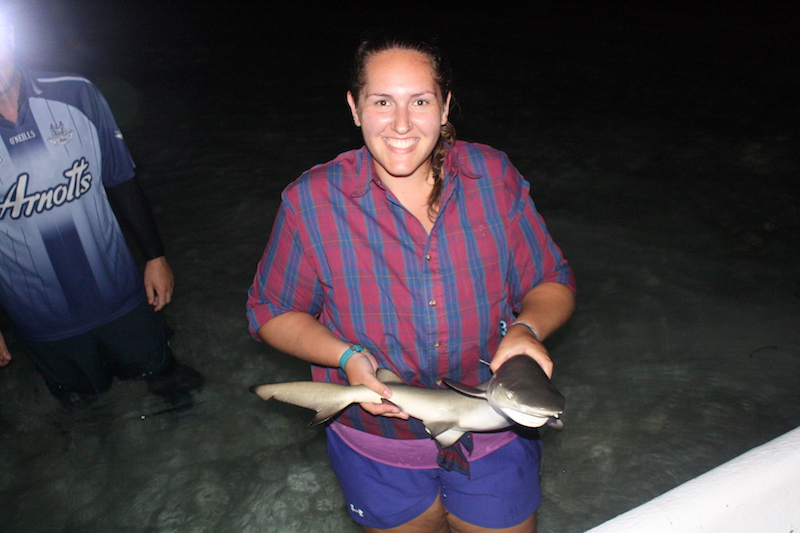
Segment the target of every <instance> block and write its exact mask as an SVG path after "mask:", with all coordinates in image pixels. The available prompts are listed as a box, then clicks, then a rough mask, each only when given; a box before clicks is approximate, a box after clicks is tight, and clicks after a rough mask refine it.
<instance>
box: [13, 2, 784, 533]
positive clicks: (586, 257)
mask: <svg viewBox="0 0 800 533" xmlns="http://www.w3.org/2000/svg"><path fill="white" fill-rule="evenodd" d="M470 4H472V3H470ZM751 4H752V5H747V4H745V3H736V4H735V5H733V3H727V2H712V3H707V2H706V3H703V2H695V3H692V5H685V4H675V3H670V2H660V3H656V2H633V1H631V2H622V3H620V2H615V3H613V5H612V3H600V2H597V3H593V4H592V5H584V4H583V3H578V2H568V1H567V2H524V3H523V2H520V3H509V4H508V5H505V4H503V3H498V4H497V5H496V6H493V7H488V4H487V5H486V6H484V7H481V8H474V7H465V6H462V5H460V4H459V3H438V4H437V7H433V8H432V7H430V6H427V5H424V4H418V5H405V4H404V5H402V6H396V5H393V4H391V3H378V2H372V3H357V2H321V1H319V2H311V1H302V0H297V1H293V2H285V3H283V4H281V5H277V6H270V5H268V4H267V3H263V2H259V3H249V2H155V1H150V0H147V1H139V2H124V1H119V2H112V1H107V2H101V1H78V0H74V1H66V0H60V1H38V2H35V1H34V2H24V3H23V2H20V3H18V7H20V8H21V11H20V12H19V13H17V17H18V18H16V19H15V20H16V31H17V47H18V52H19V53H18V56H19V59H20V61H23V62H25V63H26V64H29V65H34V66H36V67H39V68H44V69H49V70H57V71H67V72H78V73H81V74H83V75H85V76H87V77H88V78H90V79H91V80H92V81H94V82H95V83H96V84H97V85H98V86H99V87H100V89H101V90H102V91H103V93H104V94H105V96H106V98H107V99H108V101H109V103H110V105H111V107H112V110H113V111H114V114H115V116H116V118H117V122H118V123H119V125H120V127H121V129H122V131H123V133H124V134H125V138H126V140H127V143H128V146H129V148H130V150H131V153H132V155H133V158H134V160H135V162H136V164H137V171H138V175H139V178H140V180H141V182H142V184H143V187H144V189H145V191H146V193H147V195H148V197H149V198H150V201H151V203H152V205H153V209H154V212H155V216H156V219H157V222H158V224H159V226H160V229H161V232H162V236H163V238H164V241H165V245H166V248H167V257H168V259H169V261H170V264H171V266H172V268H173V270H174V272H175V275H176V292H175V298H174V300H173V303H172V304H170V305H169V307H168V308H167V311H166V314H167V317H168V320H169V322H170V324H171V325H172V326H173V328H174V329H175V330H176V335H175V337H174V339H173V341H172V347H173V350H174V351H175V353H176V356H177V357H178V359H179V360H181V361H184V362H187V363H189V364H191V365H192V366H194V367H195V368H197V369H198V370H200V371H201V372H203V373H204V374H205V376H206V380H207V381H206V385H205V387H204V388H203V389H202V391H200V392H199V393H197V394H195V395H194V396H193V398H192V402H191V403H188V402H187V403H184V404H180V405H172V404H168V403H165V402H164V400H163V399H161V398H159V397H155V396H153V395H150V394H149V393H148V392H147V390H146V387H145V385H144V384H142V383H135V382H134V383H130V382H123V383H116V384H115V386H114V387H113V388H112V390H111V391H110V392H109V393H107V394H106V395H104V396H103V397H102V399H101V400H100V401H99V402H97V403H96V404H94V405H92V406H91V407H88V408H85V409H83V410H79V411H75V412H67V411H65V410H64V409H63V408H62V407H60V405H59V404H58V402H57V401H56V400H55V399H53V398H52V397H51V396H50V395H49V393H48V391H47V388H46V386H45V385H44V382H43V380H42V379H41V377H40V376H39V375H38V374H37V373H36V371H35V368H34V367H33V364H32V362H31V361H30V360H29V359H28V358H27V357H25V356H24V354H22V353H21V352H19V349H18V347H17V346H16V345H15V342H14V339H13V337H11V335H10V333H9V332H8V329H7V327H6V324H5V323H4V322H3V323H2V331H3V334H4V335H6V337H7V340H8V341H9V347H10V349H11V351H12V354H13V355H14V361H13V362H12V363H11V364H10V365H9V366H8V367H5V368H2V369H0V502H2V504H0V530H2V531H3V532H25V533H31V532H105V531H116V532H131V533H132V532H168V531H175V532H182V533H183V532H201V531H202V532H205V531H207V532H228V531H231V532H234V531H235V532H250V531H252V532H256V531H259V532H298V533H304V532H309V533H311V532H314V533H319V532H335V533H339V532H347V531H360V529H359V528H358V527H357V526H356V525H355V524H353V523H352V522H351V521H350V519H349V518H348V516H347V514H346V512H345V509H344V501H343V499H342V497H341V494H340V492H339V487H338V484H337V482H336V480H335V478H334V476H333V474H332V473H331V472H330V470H329V469H328V466H327V456H326V453H325V446H324V437H323V432H322V430H320V429H319V428H309V427H308V425H307V422H308V420H310V418H311V414H310V413H309V412H308V411H305V410H302V409H299V408H293V407H289V406H286V405H283V404H279V403H277V402H272V403H264V402H262V401H261V400H259V399H258V398H257V397H255V396H254V395H252V394H250V392H249V391H248V388H249V387H250V386H251V385H254V384H257V383H265V382H272V381H287V380H297V379H309V376H310V373H309V372H308V368H307V365H306V364H305V363H302V362H300V361H297V360H295V359H293V358H290V357H287V356H284V355H282V354H279V353H277V352H275V351H274V350H271V349H270V348H268V347H267V346H265V345H263V344H262V343H258V342H256V341H254V340H252V339H251V338H250V336H249V334H248V333H247V330H246V321H245V317H244V304H245V298H246V295H245V293H246V290H247V289H248V287H249V286H250V283H251V281H252V277H253V274H254V273H255V267H256V263H257V262H258V260H259V258H260V255H261V253H262V251H263V249H264V246H265V245H266V241H267V238H268V236H269V231H270V226H271V223H272V219H273V217H274V215H275V211H276V209H277V206H278V203H279V201H280V197H279V195H280V192H281V190H282V189H283V188H284V187H285V186H286V185H287V184H288V183H289V182H290V181H292V180H293V179H295V178H296V177H298V176H299V175H300V173H302V172H303V171H304V170H306V169H308V168H309V167H311V166H312V165H314V164H317V163H322V162H325V161H328V160H330V159H332V158H334V157H335V156H336V155H337V154H339V153H340V152H342V151H345V150H348V149H351V148H358V147H360V146H361V145H362V144H363V143H362V141H361V137H360V132H359V131H358V130H357V129H356V128H355V127H354V126H353V124H352V121H351V119H350V114H349V110H348V108H347V106H346V104H345V92H346V89H347V87H346V82H347V74H348V69H349V64H350V59H351V56H352V54H353V52H354V50H355V48H356V46H357V44H358V42H359V38H360V35H361V34H362V32H363V31H364V30H366V29H368V28H371V27H375V26H389V27H391V26H399V27H407V28H417V29H424V30H431V31H434V32H436V33H437V34H438V35H439V36H440V39H441V42H442V46H443V49H444V51H445V53H446V54H447V55H448V56H449V57H450V59H451V62H452V64H453V69H454V72H455V76H456V80H455V81H456V83H455V88H454V93H455V94H454V96H455V99H456V102H457V107H456V108H455V109H454V111H453V112H452V113H451V121H452V122H453V123H454V124H455V126H456V130H457V133H458V136H459V138H461V139H464V140H469V141H478V142H482V143H486V144H489V145H491V146H493V147H495V148H498V149H500V150H503V151H505V152H506V153H507V154H508V155H509V157H510V159H511V161H512V162H513V163H514V164H515V165H516V167H517V168H518V169H519V170H520V172H521V173H522V174H523V175H524V176H525V177H526V178H527V179H528V180H529V181H530V182H531V187H532V195H533V198H534V200H535V201H536V205H537V208H538V209H539V211H540V212H541V213H542V215H543V216H544V218H545V220H546V221H547V223H548V227H549V229H550V231H551V233H552V235H553V238H554V239H555V241H556V242H557V243H558V244H559V245H560V246H561V248H562V250H563V252H564V255H565V256H566V258H567V259H568V260H569V261H570V263H571V264H572V266H573V268H574V270H575V273H576V276H577V280H578V288H579V294H578V308H577V311H576V314H575V316H574V317H573V319H572V320H571V321H570V323H569V324H568V325H567V326H566V327H565V328H564V329H563V330H562V331H560V332H559V333H558V334H557V335H556V336H554V337H552V338H551V339H549V340H548V342H547V345H548V348H549V349H550V351H551V353H552V355H553V359H554V361H555V364H556V367H555V374H554V378H553V382H554V384H555V385H556V386H557V387H558V388H559V389H560V390H561V392H562V393H563V394H564V396H565V397H566V398H567V409H566V412H565V414H564V417H563V419H564V422H565V425H566V428H565V430H564V431H562V432H560V433H556V432H553V431H551V430H549V429H543V430H541V435H542V439H543V442H544V450H545V459H544V472H543V484H542V487H543V492H544V502H543V505H542V507H541V508H540V510H539V531H540V532H553V533H556V532H557V533H565V532H575V533H580V532H583V531H586V530H587V529H589V528H591V527H594V526H596V525H598V524H600V523H602V522H604V521H606V520H608V519H611V518H613V517H614V516H616V515H618V514H620V513H622V512H625V511H627V510H629V509H631V508H634V507H636V506H637V505H639V504H641V503H644V502H646V501H648V500H650V499H652V498H653V497H655V496H658V495H659V494H662V493H663V492H665V491H667V490H669V489H671V488H673V487H675V486H677V485H679V484H681V483H683V482H685V481H687V480H689V479H691V478H693V477H695V476H697V475H700V474H702V473H704V472H706V471H708V470H710V469H712V468H714V467H716V466H718V465H720V464H722V463H724V462H725V461H728V460H730V459H732V458H734V457H736V456H738V455H740V454H741V453H743V452H745V451H747V450H749V449H751V448H752V447H754V446H758V445H760V444H763V443H765V442H767V441H769V440H771V439H773V438H775V437H778V436H779V435H782V434H784V433H785V432H787V431H789V430H791V429H793V428H795V427H797V426H799V425H800V261H799V259H800V207H798V201H799V200H800V179H798V177H799V176H798V174H799V172H798V169H800V142H799V139H800V138H799V137H798V133H800V131H799V130H800V96H799V95H800V62H798V59H800V58H799V57H798V56H799V55H800V39H799V38H798V37H799V35H798V33H800V30H799V29H798V28H799V27H800V20H798V19H800V8H798V7H797V5H796V4H793V3H790V2H785V3H778V2H751ZM0 5H3V4H1V3H0ZM15 348H16V349H15Z"/></svg>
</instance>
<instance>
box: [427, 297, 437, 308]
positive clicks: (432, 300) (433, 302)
mask: <svg viewBox="0 0 800 533" xmlns="http://www.w3.org/2000/svg"><path fill="white" fill-rule="evenodd" d="M428 305H430V306H431V307H436V300H434V299H433V298H431V301H430V302H428Z"/></svg>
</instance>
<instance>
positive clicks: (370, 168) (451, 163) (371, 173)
mask: <svg viewBox="0 0 800 533" xmlns="http://www.w3.org/2000/svg"><path fill="white" fill-rule="evenodd" d="M457 144H458V141H456V145H457ZM446 150H447V152H446V155H445V159H444V164H443V165H442V168H443V169H444V175H445V180H447V181H448V182H454V181H455V180H456V178H457V177H458V176H459V175H463V176H464V177H465V178H470V179H478V178H481V177H482V174H476V173H475V172H473V171H471V170H469V169H467V168H465V167H464V166H463V165H462V164H461V162H460V161H459V160H458V156H457V155H456V150H455V149H454V148H453V147H451V146H450V145H447V148H446ZM354 163H355V173H354V179H353V180H352V187H351V188H350V196H352V197H354V198H356V197H358V196H364V195H365V194H367V191H369V188H370V185H371V184H372V183H375V185H377V186H378V187H382V185H381V184H380V178H379V177H378V174H377V173H376V172H375V166H374V163H373V160H372V156H371V155H370V153H369V150H367V147H366V146H364V147H362V148H361V149H359V150H357V151H356V152H355V161H354Z"/></svg>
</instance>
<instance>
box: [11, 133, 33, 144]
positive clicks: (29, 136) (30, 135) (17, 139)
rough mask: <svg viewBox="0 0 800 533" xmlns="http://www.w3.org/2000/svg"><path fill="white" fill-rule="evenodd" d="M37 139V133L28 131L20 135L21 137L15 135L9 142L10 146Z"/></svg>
mask: <svg viewBox="0 0 800 533" xmlns="http://www.w3.org/2000/svg"><path fill="white" fill-rule="evenodd" d="M35 138H36V132H35V131H33V130H30V131H26V132H24V133H20V134H19V135H14V136H13V137H11V138H10V139H9V140H8V142H9V144H19V143H21V142H24V141H29V140H31V139H35Z"/></svg>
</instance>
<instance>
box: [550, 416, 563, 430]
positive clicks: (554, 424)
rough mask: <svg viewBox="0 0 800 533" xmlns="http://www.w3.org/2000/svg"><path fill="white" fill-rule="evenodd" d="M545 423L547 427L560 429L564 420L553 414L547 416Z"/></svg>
mask: <svg viewBox="0 0 800 533" xmlns="http://www.w3.org/2000/svg"><path fill="white" fill-rule="evenodd" d="M546 424H547V426H548V427H550V428H553V429H555V430H556V431H561V430H562V429H564V421H563V420H561V419H560V418H558V417H555V416H551V417H550V418H548V419H547V422H546Z"/></svg>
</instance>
